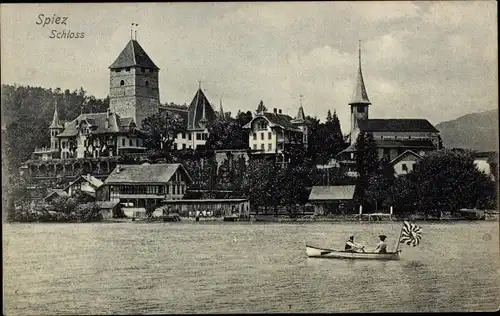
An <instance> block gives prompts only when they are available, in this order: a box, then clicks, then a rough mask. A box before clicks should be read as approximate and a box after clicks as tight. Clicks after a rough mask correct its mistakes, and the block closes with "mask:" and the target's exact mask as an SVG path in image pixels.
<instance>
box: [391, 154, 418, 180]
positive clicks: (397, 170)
mask: <svg viewBox="0 0 500 316" xmlns="http://www.w3.org/2000/svg"><path fill="white" fill-rule="evenodd" d="M420 158H422V156H420V155H419V154H417V153H415V152H413V151H411V150H407V151H405V152H404V153H402V154H401V155H399V156H397V157H396V158H394V159H393V160H391V161H390V162H389V163H390V164H391V165H392V166H393V168H394V175H395V176H396V177H398V176H401V175H405V174H408V173H410V172H411V171H414V170H415V164H416V163H417V162H418V161H419V160H420Z"/></svg>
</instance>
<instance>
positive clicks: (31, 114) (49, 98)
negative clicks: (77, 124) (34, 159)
mask: <svg viewBox="0 0 500 316" xmlns="http://www.w3.org/2000/svg"><path fill="white" fill-rule="evenodd" d="M1 94H2V131H3V133H5V135H4V137H5V138H4V139H3V140H2V156H4V155H5V156H4V157H5V158H7V160H8V162H9V167H10V168H17V167H18V166H19V165H20V164H21V163H22V162H23V161H26V160H27V159H29V157H30V155H31V153H32V152H33V149H34V148H35V147H41V146H42V145H48V144H49V140H50V138H49V132H48V126H49V125H50V122H51V121H52V116H53V114H54V103H55V101H56V100H57V107H58V112H59V118H60V119H61V120H63V121H64V120H68V121H69V120H73V119H74V118H76V117H77V116H78V115H79V114H80V111H82V110H83V111H84V112H104V111H106V109H107V108H108V105H109V99H108V98H106V99H97V98H95V97H93V96H89V95H87V92H86V91H85V90H83V88H80V90H75V91H73V92H71V91H70V90H64V91H63V90H61V89H59V88H57V89H54V90H52V89H45V88H41V87H30V86H17V85H2V90H1ZM82 107H83V109H82ZM3 141H5V144H4V143H3ZM4 157H2V158H4Z"/></svg>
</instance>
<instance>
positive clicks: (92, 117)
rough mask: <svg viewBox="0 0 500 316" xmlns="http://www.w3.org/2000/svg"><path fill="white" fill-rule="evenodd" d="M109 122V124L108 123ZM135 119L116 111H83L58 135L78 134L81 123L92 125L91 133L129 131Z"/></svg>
mask: <svg viewBox="0 0 500 316" xmlns="http://www.w3.org/2000/svg"><path fill="white" fill-rule="evenodd" d="M107 122H109V126H108V125H106V123H107ZM131 122H133V119H132V118H130V117H125V118H121V117H120V116H118V115H117V114H115V113H109V116H108V113H107V112H105V113H83V114H80V115H78V117H77V118H75V119H74V120H72V121H71V122H69V123H67V124H66V127H65V129H64V131H63V132H62V133H60V134H59V135H57V137H73V136H76V135H78V130H79V128H80V125H81V124H88V125H90V133H91V134H112V133H120V132H127V131H129V130H130V123H131Z"/></svg>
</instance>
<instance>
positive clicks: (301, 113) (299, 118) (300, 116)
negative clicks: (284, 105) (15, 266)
mask: <svg viewBox="0 0 500 316" xmlns="http://www.w3.org/2000/svg"><path fill="white" fill-rule="evenodd" d="M305 120H306V116H305V115H304V108H303V107H302V106H300V107H299V111H298V112H297V116H295V118H294V119H293V121H294V122H297V123H302V122H304V121H305Z"/></svg>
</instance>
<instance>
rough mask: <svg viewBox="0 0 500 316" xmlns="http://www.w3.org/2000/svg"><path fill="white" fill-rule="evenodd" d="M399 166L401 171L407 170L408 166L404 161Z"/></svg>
mask: <svg viewBox="0 0 500 316" xmlns="http://www.w3.org/2000/svg"><path fill="white" fill-rule="evenodd" d="M401 168H402V169H403V171H408V166H407V165H406V164H405V163H403V164H401Z"/></svg>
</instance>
